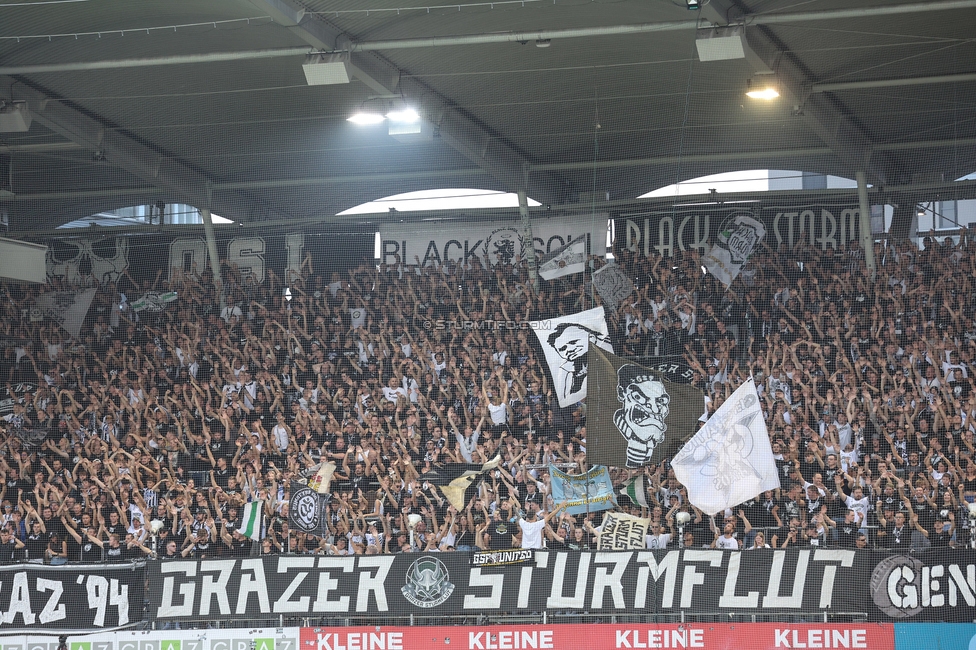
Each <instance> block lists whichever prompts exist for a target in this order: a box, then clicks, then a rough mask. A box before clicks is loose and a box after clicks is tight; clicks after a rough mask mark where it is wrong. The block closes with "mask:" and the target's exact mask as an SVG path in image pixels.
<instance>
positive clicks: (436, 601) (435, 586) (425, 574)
mask: <svg viewBox="0 0 976 650" xmlns="http://www.w3.org/2000/svg"><path fill="white" fill-rule="evenodd" d="M400 591H401V592H402V593H403V597H404V598H406V599H407V600H408V601H410V602H411V603H413V604H414V605H416V606H417V607H423V608H425V609H427V608H430V607H437V606H438V605H440V604H442V603H444V602H445V601H446V600H447V599H448V598H450V597H451V594H452V593H454V585H453V584H452V583H451V575H450V574H449V573H448V572H447V567H446V566H444V563H443V562H441V561H440V560H438V559H437V558H435V557H431V556H426V557H422V558H420V559H418V560H417V561H416V562H414V563H413V564H411V565H410V568H409V569H407V577H406V584H404V585H403V587H401V589H400Z"/></svg>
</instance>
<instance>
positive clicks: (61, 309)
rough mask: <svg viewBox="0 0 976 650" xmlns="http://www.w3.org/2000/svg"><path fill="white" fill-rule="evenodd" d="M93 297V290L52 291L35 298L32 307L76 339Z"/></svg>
mask: <svg viewBox="0 0 976 650" xmlns="http://www.w3.org/2000/svg"><path fill="white" fill-rule="evenodd" d="M94 297H95V290H94V289H85V290H84V291H52V292H51V293H45V294H42V295H40V296H38V297H37V298H35V299H34V306H35V307H36V308H37V309H39V310H40V312H41V314H43V315H44V316H46V317H47V318H50V319H51V320H53V321H54V322H56V323H57V324H58V325H60V326H61V327H63V328H64V329H65V330H66V331H67V332H68V333H69V334H71V336H72V337H73V338H78V335H79V334H81V325H82V323H84V322H85V316H87V315H88V308H89V307H91V304H92V299H93V298H94Z"/></svg>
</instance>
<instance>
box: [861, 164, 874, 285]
mask: <svg viewBox="0 0 976 650" xmlns="http://www.w3.org/2000/svg"><path fill="white" fill-rule="evenodd" d="M857 200H858V203H859V204H860V208H861V218H860V219H859V220H858V223H859V224H860V226H861V248H862V249H863V250H864V262H865V264H867V267H868V271H870V272H871V278H872V279H873V278H874V276H875V275H876V274H877V271H878V267H877V265H876V263H875V260H874V237H873V236H871V204H870V203H869V202H868V177H867V174H865V173H864V172H863V171H862V170H858V172H857Z"/></svg>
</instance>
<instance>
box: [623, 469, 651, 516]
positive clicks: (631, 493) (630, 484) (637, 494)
mask: <svg viewBox="0 0 976 650" xmlns="http://www.w3.org/2000/svg"><path fill="white" fill-rule="evenodd" d="M620 494H621V495H623V496H625V497H628V498H629V499H630V500H631V501H632V502H633V503H635V504H636V505H639V506H643V507H645V508H650V507H651V506H650V505H649V504H648V502H647V485H646V484H645V483H644V475H643V474H638V475H637V476H635V477H634V478H632V479H630V480H629V481H627V482H626V483H624V487H623V489H622V490H620Z"/></svg>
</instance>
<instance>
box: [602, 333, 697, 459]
mask: <svg viewBox="0 0 976 650" xmlns="http://www.w3.org/2000/svg"><path fill="white" fill-rule="evenodd" d="M588 354H589V356H588V359H587V364H588V365H589V370H588V373H589V379H588V382H589V389H588V395H587V398H586V408H587V413H586V459H587V461H589V462H590V463H592V464H593V465H609V466H613V467H642V466H644V465H650V464H657V463H660V462H662V461H663V460H665V459H666V458H671V457H673V456H674V455H675V453H677V451H678V450H679V449H680V448H681V445H683V444H684V443H685V442H686V441H687V440H688V439H689V438H691V437H692V436H693V435H695V431H697V429H698V419H699V418H700V417H701V415H702V414H703V413H704V412H705V395H704V393H702V392H701V391H700V390H698V389H697V388H695V387H694V386H690V385H687V384H676V383H674V382H671V381H668V380H667V379H665V378H664V375H663V374H662V373H660V372H658V371H657V370H653V369H651V368H647V367H645V366H642V365H639V364H637V363H634V362H632V361H628V360H627V359H623V358H621V357H618V356H616V355H613V354H611V353H609V352H607V351H605V350H603V349H601V348H600V347H598V346H595V345H591V346H590V349H589V353H588Z"/></svg>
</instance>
